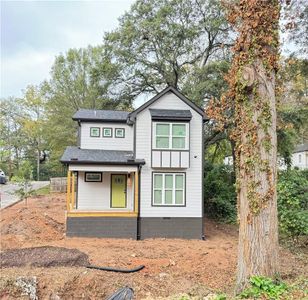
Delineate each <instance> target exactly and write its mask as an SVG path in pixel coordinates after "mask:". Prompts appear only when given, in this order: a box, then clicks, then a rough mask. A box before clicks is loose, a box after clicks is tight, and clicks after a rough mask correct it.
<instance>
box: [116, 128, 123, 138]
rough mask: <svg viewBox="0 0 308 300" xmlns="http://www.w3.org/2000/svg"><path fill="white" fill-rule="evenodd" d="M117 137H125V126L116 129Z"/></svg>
mask: <svg viewBox="0 0 308 300" xmlns="http://www.w3.org/2000/svg"><path fill="white" fill-rule="evenodd" d="M115 137H116V138H124V137H125V129H124V128H116V129H115Z"/></svg>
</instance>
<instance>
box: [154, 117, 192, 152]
mask: <svg viewBox="0 0 308 300" xmlns="http://www.w3.org/2000/svg"><path fill="white" fill-rule="evenodd" d="M166 124H168V125H169V135H158V136H160V137H168V140H169V147H168V148H159V147H156V137H157V134H156V130H157V125H166ZM153 125H154V130H153V143H152V144H153V145H152V148H153V149H155V150H178V151H181V150H189V122H185V123H180V122H153ZM173 125H185V133H186V134H185V148H173V147H172V137H181V138H182V137H183V136H173V135H172V126H173Z"/></svg>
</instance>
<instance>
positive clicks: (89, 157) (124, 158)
mask: <svg viewBox="0 0 308 300" xmlns="http://www.w3.org/2000/svg"><path fill="white" fill-rule="evenodd" d="M60 161H61V162H62V163H65V164H101V165H143V164H145V161H144V160H143V159H134V155H133V152H132V151H120V150H97V149H80V148H79V147H75V146H69V147H67V148H66V150H65V152H64V154H63V155H62V157H61V159H60Z"/></svg>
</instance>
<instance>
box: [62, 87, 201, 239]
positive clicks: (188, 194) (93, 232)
mask: <svg viewBox="0 0 308 300" xmlns="http://www.w3.org/2000/svg"><path fill="white" fill-rule="evenodd" d="M73 120H75V121H77V122H78V125H79V147H68V148H67V149H66V150H65V153H64V154H63V156H62V158H61V162H62V163H64V164H66V165H67V166H68V170H69V171H68V183H69V184H68V193H67V222H66V224H67V235H68V236H93V237H119V238H133V239H144V238H151V237H166V238H168V237H174V238H196V239H201V238H203V237H204V234H203V157H204V155H203V149H204V147H203V138H202V137H203V123H204V120H205V116H204V111H203V110H202V109H201V108H199V107H198V106H196V105H195V104H194V103H193V102H191V101H190V100H188V99H187V98H186V97H184V96H183V95H182V94H180V93H179V92H178V91H177V90H176V89H174V88H172V87H168V88H166V89H165V90H163V91H162V92H160V93H159V94H158V95H156V96H155V97H153V98H152V99H151V100H149V101H148V102H146V103H145V104H143V105H142V106H140V107H139V108H138V109H136V110H135V111H133V112H124V111H111V110H85V109H82V110H79V111H78V112H77V113H76V114H75V115H74V117H73Z"/></svg>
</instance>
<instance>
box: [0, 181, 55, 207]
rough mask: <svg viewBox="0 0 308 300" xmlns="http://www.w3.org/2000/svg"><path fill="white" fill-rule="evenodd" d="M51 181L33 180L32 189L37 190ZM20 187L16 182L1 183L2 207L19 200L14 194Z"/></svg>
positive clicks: (0, 203) (0, 196) (0, 202)
mask: <svg viewBox="0 0 308 300" xmlns="http://www.w3.org/2000/svg"><path fill="white" fill-rule="evenodd" d="M49 183H50V182H49V181H32V182H31V184H32V189H34V190H37V189H40V188H42V187H44V186H46V185H48V184H49ZM19 188H20V187H19V186H18V185H17V184H16V183H12V182H9V183H7V184H1V185H0V208H4V207H7V206H8V205H11V204H13V203H15V202H16V201H18V200H19V198H18V196H16V195H14V192H15V191H16V190H18V189H19Z"/></svg>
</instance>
